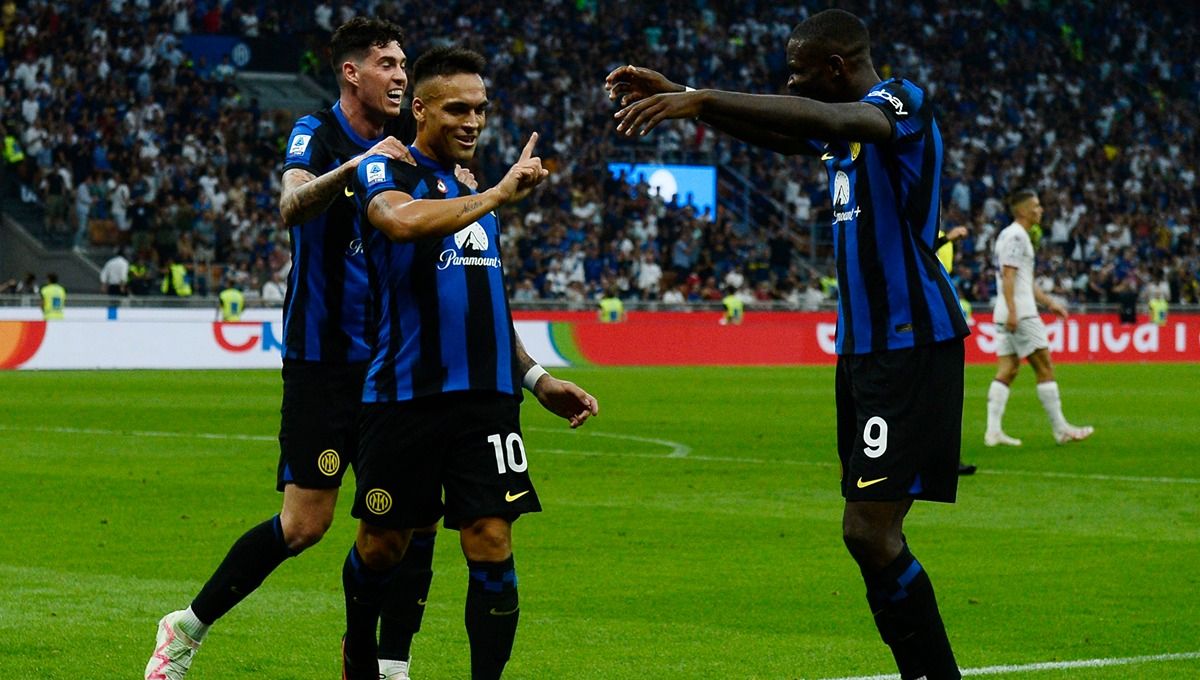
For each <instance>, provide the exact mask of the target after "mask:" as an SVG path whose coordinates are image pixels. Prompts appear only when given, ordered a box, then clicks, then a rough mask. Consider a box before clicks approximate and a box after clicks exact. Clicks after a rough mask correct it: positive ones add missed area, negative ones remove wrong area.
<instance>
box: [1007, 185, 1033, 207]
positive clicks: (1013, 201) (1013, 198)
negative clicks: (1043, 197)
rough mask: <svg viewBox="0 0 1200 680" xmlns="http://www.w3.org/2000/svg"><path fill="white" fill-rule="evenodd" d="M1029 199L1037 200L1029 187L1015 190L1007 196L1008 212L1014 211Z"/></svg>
mask: <svg viewBox="0 0 1200 680" xmlns="http://www.w3.org/2000/svg"><path fill="white" fill-rule="evenodd" d="M1031 198H1037V192H1036V191H1034V190H1033V189H1030V188H1029V187H1021V188H1020V189H1017V190H1016V191H1014V192H1012V193H1011V194H1009V195H1008V209H1009V211H1010V212H1011V211H1013V210H1016V209H1017V206H1018V205H1021V204H1022V203H1024V202H1025V201H1028V200H1029V199H1031Z"/></svg>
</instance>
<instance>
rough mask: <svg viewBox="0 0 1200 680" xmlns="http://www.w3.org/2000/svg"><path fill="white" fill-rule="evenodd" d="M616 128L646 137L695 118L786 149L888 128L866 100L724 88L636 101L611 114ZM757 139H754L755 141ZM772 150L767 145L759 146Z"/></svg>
mask: <svg viewBox="0 0 1200 680" xmlns="http://www.w3.org/2000/svg"><path fill="white" fill-rule="evenodd" d="M613 117H614V118H616V119H617V120H618V121H620V122H619V123H618V124H617V131H618V132H621V133H623V134H625V135H626V136H635V135H644V134H646V133H648V132H649V131H650V130H653V129H654V128H655V127H657V126H658V124H659V123H661V122H663V121H664V120H674V119H680V118H699V119H700V120H702V121H704V122H706V123H710V124H712V125H713V127H716V128H717V129H719V130H721V131H723V132H726V133H728V134H731V135H734V136H735V137H739V138H741V139H745V140H747V141H751V140H754V139H756V138H757V139H759V140H764V141H765V140H775V142H776V150H780V149H779V148H777V147H778V146H779V144H780V143H781V142H784V141H786V140H792V141H794V142H795V144H794V145H792V144H784V145H783V149H784V152H792V153H800V152H803V151H805V150H806V148H805V146H803V145H802V144H801V143H802V140H806V139H821V140H828V141H833V140H853V141H858V142H883V141H887V140H888V139H889V138H890V137H891V134H892V126H891V123H890V122H889V121H888V119H887V117H886V116H884V115H883V112H882V111H880V110H879V109H877V108H875V107H874V106H872V105H871V104H866V103H864V102H846V103H833V104H831V103H827V102H820V101H817V100H815V99H809V98H807V97H794V96H783V95H766V94H745V93H742V92H725V91H722V90H693V91H691V92H682V93H671V94H656V95H652V96H649V97H646V98H645V99H642V100H640V101H636V102H634V103H632V104H630V105H628V106H626V107H625V108H623V109H621V110H620V111H618V112H616V113H615V114H614V115H613ZM753 143H758V142H753ZM761 145H763V146H768V148H773V147H771V146H769V145H767V144H761Z"/></svg>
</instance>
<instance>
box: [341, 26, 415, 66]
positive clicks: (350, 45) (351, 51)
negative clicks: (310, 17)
mask: <svg viewBox="0 0 1200 680" xmlns="http://www.w3.org/2000/svg"><path fill="white" fill-rule="evenodd" d="M393 42H395V43H397V44H399V45H401V46H403V45H404V31H402V30H400V27H399V26H397V25H396V24H393V23H392V22H390V21H387V20H384V19H373V18H372V19H368V18H367V17H354V18H353V19H351V20H350V21H347V22H346V23H344V24H342V25H341V26H338V28H337V30H336V31H334V32H333V38H332V39H330V41H329V65H330V66H331V67H333V72H334V73H336V74H338V75H339V77H340V75H341V72H342V63H343V62H345V61H346V59H347V58H349V59H354V60H356V61H357V60H359V59H362V58H363V57H365V56H367V52H370V51H371V48H372V47H387V46H388V45H390V44H392V43H393Z"/></svg>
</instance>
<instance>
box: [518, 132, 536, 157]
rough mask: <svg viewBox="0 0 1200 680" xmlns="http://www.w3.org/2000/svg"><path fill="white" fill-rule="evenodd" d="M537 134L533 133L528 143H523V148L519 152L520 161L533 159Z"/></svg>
mask: <svg viewBox="0 0 1200 680" xmlns="http://www.w3.org/2000/svg"><path fill="white" fill-rule="evenodd" d="M537 140H538V133H536V132H535V133H533V134H532V135H530V136H529V141H528V142H526V143H525V148H524V149H522V150H521V160H523V161H527V160H529V159H530V158H532V157H533V146H534V145H535V144H537Z"/></svg>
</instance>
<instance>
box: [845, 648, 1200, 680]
mask: <svg viewBox="0 0 1200 680" xmlns="http://www.w3.org/2000/svg"><path fill="white" fill-rule="evenodd" d="M1186 659H1200V652H1184V653H1181V654H1153V655H1150V656H1130V657H1125V658H1116V659H1082V660H1080V661H1047V662H1043V663H1027V664H1022V665H1019V666H1011V665H1006V666H984V667H983V668H964V669H962V674H963V675H964V676H969V675H1002V674H1005V673H1028V672H1031V671H1057V670H1066V669H1070V668H1102V667H1104V666H1130V665H1133V664H1139V663H1153V662H1156V661H1181V660H1186ZM899 678H900V676H899V675H895V674H892V675H855V676H852V677H845V678H828V679H827V680H899Z"/></svg>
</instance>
